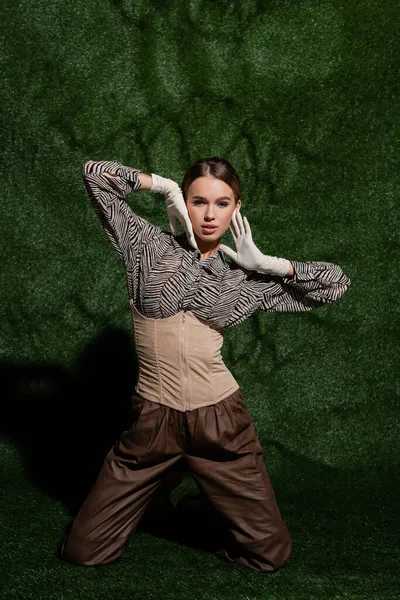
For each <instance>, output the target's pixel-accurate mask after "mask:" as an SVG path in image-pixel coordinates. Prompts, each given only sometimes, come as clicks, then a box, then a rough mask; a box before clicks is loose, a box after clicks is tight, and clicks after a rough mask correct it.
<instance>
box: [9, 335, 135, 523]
mask: <svg viewBox="0 0 400 600" xmlns="http://www.w3.org/2000/svg"><path fill="white" fill-rule="evenodd" d="M136 380H137V358H136V352H135V348H134V344H133V342H132V340H131V336H130V334H129V333H128V332H127V331H125V330H123V329H119V328H113V327H108V328H106V329H104V330H103V331H102V333H101V334H100V335H98V336H97V337H96V338H95V339H94V340H93V341H92V342H90V343H89V344H88V345H87V346H86V347H85V349H84V350H83V352H82V353H81V354H80V356H79V358H78V359H77V361H76V363H75V364H74V365H73V367H72V368H71V369H67V368H65V367H62V366H61V365H57V364H38V363H32V362H21V363H16V362H11V361H5V360H2V361H0V397H1V408H0V411H1V412H0V417H1V434H2V436H3V438H6V439H7V440H9V441H10V442H12V443H13V444H15V445H17V447H18V449H19V451H20V454H21V457H22V461H23V466H24V468H25V472H26V474H27V477H28V479H29V481H31V482H32V483H33V484H34V485H36V486H38V487H39V488H40V489H42V490H43V491H44V492H45V493H46V494H48V495H49V496H51V497H53V498H56V499H57V500H59V501H61V502H63V503H64V504H65V505H66V506H67V508H68V510H69V512H70V513H71V515H73V514H75V513H76V511H77V509H78V508H79V506H80V504H81V503H82V502H83V500H84V498H85V497H86V494H87V493H88V491H89V489H90V487H91V485H92V484H93V483H94V481H95V479H96V476H97V473H98V471H99V469H100V467H101V465H102V462H103V459H104V457H105V455H106V453H107V451H108V450H109V449H110V448H111V446H112V444H113V443H114V442H115V440H116V439H117V438H118V436H119V434H120V433H121V431H122V430H123V429H124V428H125V426H126V425H127V424H128V422H129V419H130V414H131V406H130V404H131V393H132V391H133V388H134V385H135V383H136Z"/></svg>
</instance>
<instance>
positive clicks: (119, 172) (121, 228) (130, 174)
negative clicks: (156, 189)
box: [82, 161, 162, 264]
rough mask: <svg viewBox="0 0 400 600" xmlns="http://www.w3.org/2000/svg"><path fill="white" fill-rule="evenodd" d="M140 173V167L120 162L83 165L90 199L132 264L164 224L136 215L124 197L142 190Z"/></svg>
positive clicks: (120, 251)
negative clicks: (156, 223) (160, 224)
mask: <svg viewBox="0 0 400 600" xmlns="http://www.w3.org/2000/svg"><path fill="white" fill-rule="evenodd" d="M139 173H141V171H140V170H139V169H134V168H133V167H126V166H124V165H122V164H121V163H120V162H118V161H98V162H94V161H88V162H86V163H85V164H84V166H83V173H82V176H83V182H84V185H85V188H86V190H87V192H88V195H89V198H90V199H91V201H92V203H93V205H94V208H95V211H96V213H97V215H98V217H99V218H100V221H101V224H102V225H103V227H104V229H105V231H106V233H107V235H108V237H109V239H110V240H111V243H112V245H113V246H114V248H115V250H116V251H117V254H118V256H119V257H120V258H121V259H122V260H123V261H124V263H125V264H128V263H131V264H132V261H134V260H135V257H136V256H137V254H138V253H139V252H140V250H141V247H142V246H143V244H145V243H146V242H147V241H149V240H150V239H153V238H154V237H155V236H158V235H161V234H162V229H161V228H160V227H156V226H154V225H152V224H151V223H149V222H148V221H146V219H143V218H142V217H139V216H138V215H136V214H135V213H134V212H133V211H132V210H131V208H130V207H129V206H128V204H127V202H126V201H125V200H124V198H125V197H126V196H127V195H129V194H135V193H136V192H138V191H139V190H140V189H141V183H140V179H139V177H138V175H139Z"/></svg>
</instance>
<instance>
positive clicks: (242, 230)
mask: <svg viewBox="0 0 400 600" xmlns="http://www.w3.org/2000/svg"><path fill="white" fill-rule="evenodd" d="M235 212H236V220H237V224H238V229H239V233H240V235H242V236H245V235H246V230H245V228H244V225H243V219H242V215H241V214H240V211H239V210H235Z"/></svg>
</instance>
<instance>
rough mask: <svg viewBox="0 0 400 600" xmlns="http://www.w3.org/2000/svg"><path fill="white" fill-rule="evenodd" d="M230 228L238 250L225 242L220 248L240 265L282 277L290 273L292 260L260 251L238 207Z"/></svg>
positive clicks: (250, 269)
mask: <svg viewBox="0 0 400 600" xmlns="http://www.w3.org/2000/svg"><path fill="white" fill-rule="evenodd" d="M230 230H231V232H232V235H233V239H234V242H235V246H236V250H237V252H234V251H233V250H231V248H229V247H228V246H225V245H224V244H221V245H220V248H221V250H223V251H224V252H225V253H226V254H227V255H228V256H230V257H231V258H233V260H234V261H235V262H237V263H238V264H239V265H240V266H242V267H244V268H245V269H248V270H249V271H258V272H259V273H268V274H270V275H279V276H280V277H286V276H287V275H288V274H289V270H290V267H291V262H290V261H289V260H286V258H277V257H276V256H267V255H266V254H263V253H262V252H260V250H259V249H258V248H257V246H256V245H255V244H254V242H253V238H252V236H251V230H250V225H249V222H248V220H247V219H246V217H244V218H243V219H242V215H241V214H240V212H239V211H238V210H237V209H236V210H235V211H234V212H233V215H232V219H231V225H230Z"/></svg>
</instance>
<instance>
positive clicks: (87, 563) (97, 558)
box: [58, 534, 118, 567]
mask: <svg viewBox="0 0 400 600" xmlns="http://www.w3.org/2000/svg"><path fill="white" fill-rule="evenodd" d="M58 556H59V558H60V559H61V560H64V561H65V562H68V563H70V564H72V565H77V566H79V567H96V566H100V565H106V564H110V563H112V562H114V561H115V560H117V558H118V556H115V557H113V556H110V555H109V554H108V553H106V552H104V551H101V549H100V548H99V547H98V545H97V544H94V543H93V542H90V541H88V540H86V539H83V538H77V537H76V536H73V535H71V534H69V535H67V536H66V537H65V538H64V539H63V541H62V543H61V545H60V548H59V551H58Z"/></svg>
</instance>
